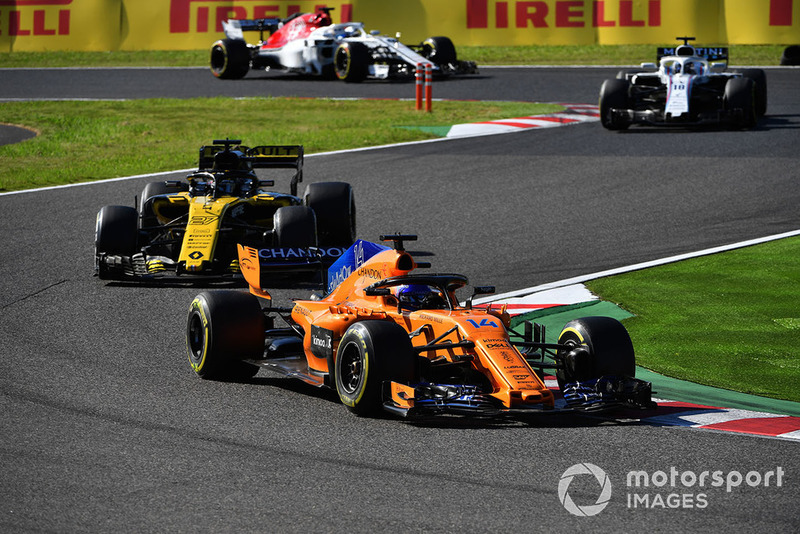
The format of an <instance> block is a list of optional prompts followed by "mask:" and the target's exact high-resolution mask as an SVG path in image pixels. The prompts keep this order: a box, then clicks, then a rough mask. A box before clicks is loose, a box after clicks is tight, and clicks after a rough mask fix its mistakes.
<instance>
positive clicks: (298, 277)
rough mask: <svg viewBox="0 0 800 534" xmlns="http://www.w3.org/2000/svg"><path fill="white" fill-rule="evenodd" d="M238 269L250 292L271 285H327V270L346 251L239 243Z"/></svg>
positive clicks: (265, 289)
mask: <svg viewBox="0 0 800 534" xmlns="http://www.w3.org/2000/svg"><path fill="white" fill-rule="evenodd" d="M237 251H238V255H239V269H240V270H241V272H242V275H243V276H244V279H245V281H246V282H247V285H249V286H250V292H251V293H253V294H254V295H258V296H266V295H268V294H269V293H268V289H288V288H313V289H324V288H325V285H326V276H325V275H326V272H327V270H328V268H329V267H330V266H331V264H333V263H334V262H336V260H338V259H339V258H340V257H341V256H342V255H343V254H344V253H345V251H346V249H344V248H342V247H270V248H254V247H249V246H244V245H241V244H240V245H237Z"/></svg>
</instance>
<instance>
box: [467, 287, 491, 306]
mask: <svg viewBox="0 0 800 534" xmlns="http://www.w3.org/2000/svg"><path fill="white" fill-rule="evenodd" d="M494 291H495V287H494V286H475V287H473V288H472V296H471V297H469V298H468V299H467V308H472V299H474V298H475V297H477V296H478V295H494Z"/></svg>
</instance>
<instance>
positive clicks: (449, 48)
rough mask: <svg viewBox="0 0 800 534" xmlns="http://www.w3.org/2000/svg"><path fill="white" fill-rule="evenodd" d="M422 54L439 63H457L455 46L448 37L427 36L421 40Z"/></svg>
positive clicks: (440, 64)
mask: <svg viewBox="0 0 800 534" xmlns="http://www.w3.org/2000/svg"><path fill="white" fill-rule="evenodd" d="M422 56H423V57H425V58H426V59H429V60H431V61H432V62H433V63H435V64H437V65H439V66H440V67H441V66H443V65H445V66H446V65H455V64H456V63H457V58H456V47H455V46H453V41H451V40H450V38H449V37H428V38H427V39H425V40H424V41H423V42H422Z"/></svg>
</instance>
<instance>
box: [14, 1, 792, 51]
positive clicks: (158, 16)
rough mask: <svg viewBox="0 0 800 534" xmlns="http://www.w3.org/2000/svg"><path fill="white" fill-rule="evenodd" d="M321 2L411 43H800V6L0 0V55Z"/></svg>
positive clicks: (148, 39)
mask: <svg viewBox="0 0 800 534" xmlns="http://www.w3.org/2000/svg"><path fill="white" fill-rule="evenodd" d="M318 6H328V7H333V8H334V11H333V13H332V16H333V20H334V22H349V21H361V22H364V23H365V26H366V27H367V29H370V30H373V29H374V30H380V31H381V32H382V33H385V34H389V35H394V34H395V33H397V32H399V33H400V34H401V39H402V40H403V42H406V43H409V44H414V43H417V42H420V41H422V40H424V39H425V38H427V37H430V36H434V35H445V36H448V37H450V38H451V39H452V40H453V42H454V43H455V44H456V46H466V45H488V46H499V45H504V46H508V45H530V44H550V45H569V44H593V43H597V44H670V43H672V42H674V40H675V37H677V36H682V35H688V36H692V37H696V38H697V41H696V42H697V43H698V44H719V45H727V44H779V45H783V44H786V45H788V44H800V0H348V1H343V2H320V1H303V0H0V50H2V51H24V50H35V51H47V50H52V51H58V50H194V49H204V48H208V47H209V46H210V45H211V43H212V42H213V41H214V40H216V39H218V38H220V37H222V35H223V34H222V21H223V20H226V19H228V18H250V19H253V18H267V17H279V18H285V17H288V16H290V15H292V14H293V13H298V12H310V11H314V10H315V9H316V8H317V7H318ZM248 37H249V36H248Z"/></svg>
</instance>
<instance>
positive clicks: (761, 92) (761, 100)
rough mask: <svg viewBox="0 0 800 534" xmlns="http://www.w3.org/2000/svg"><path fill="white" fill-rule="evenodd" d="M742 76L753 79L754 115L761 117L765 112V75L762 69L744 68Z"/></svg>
mask: <svg viewBox="0 0 800 534" xmlns="http://www.w3.org/2000/svg"><path fill="white" fill-rule="evenodd" d="M742 76H743V77H745V78H750V79H751V80H753V84H754V85H755V107H756V117H757V118H761V117H763V116H764V115H766V113H767V75H766V74H764V70H763V69H744V70H743V71H742Z"/></svg>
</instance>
